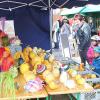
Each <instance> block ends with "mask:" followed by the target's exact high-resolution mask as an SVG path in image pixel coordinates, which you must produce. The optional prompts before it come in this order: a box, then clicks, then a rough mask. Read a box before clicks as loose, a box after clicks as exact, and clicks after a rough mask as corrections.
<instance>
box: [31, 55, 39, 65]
mask: <svg viewBox="0 0 100 100" xmlns="http://www.w3.org/2000/svg"><path fill="white" fill-rule="evenodd" d="M32 61H33V62H34V64H36V63H37V62H39V63H41V58H40V57H39V56H35V57H34V58H33V59H32Z"/></svg>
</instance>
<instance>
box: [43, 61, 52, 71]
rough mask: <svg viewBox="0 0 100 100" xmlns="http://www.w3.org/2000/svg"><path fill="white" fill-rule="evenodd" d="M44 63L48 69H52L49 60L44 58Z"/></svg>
mask: <svg viewBox="0 0 100 100" xmlns="http://www.w3.org/2000/svg"><path fill="white" fill-rule="evenodd" d="M43 64H44V65H45V66H46V68H47V70H49V71H52V65H51V63H50V62H49V61H48V60H44V62H43Z"/></svg>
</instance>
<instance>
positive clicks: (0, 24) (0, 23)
mask: <svg viewBox="0 0 100 100" xmlns="http://www.w3.org/2000/svg"><path fill="white" fill-rule="evenodd" d="M0 29H1V30H2V31H4V32H5V33H6V34H7V35H8V37H9V38H12V37H15V29H14V20H6V18H5V17H1V18H0Z"/></svg>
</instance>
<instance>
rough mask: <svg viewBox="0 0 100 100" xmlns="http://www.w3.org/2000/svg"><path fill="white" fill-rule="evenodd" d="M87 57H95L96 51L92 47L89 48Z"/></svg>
mask: <svg viewBox="0 0 100 100" xmlns="http://www.w3.org/2000/svg"><path fill="white" fill-rule="evenodd" d="M87 57H88V58H94V52H93V50H92V48H89V49H88V51H87Z"/></svg>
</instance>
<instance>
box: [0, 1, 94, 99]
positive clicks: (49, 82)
mask: <svg viewBox="0 0 100 100" xmlns="http://www.w3.org/2000/svg"><path fill="white" fill-rule="evenodd" d="M40 1H41V0H40ZM40 1H38V2H39V4H41V2H42V1H41V2H40ZM5 2H7V3H8V4H9V3H17V4H19V2H13V1H9V0H7V1H2V2H1V4H2V3H5ZM27 2H28V1H27V0H26V3H21V2H20V3H21V6H17V7H9V6H8V8H2V7H1V8H0V9H2V10H3V11H4V10H5V11H7V13H8V14H7V15H6V16H8V17H13V16H10V15H9V11H11V12H10V14H11V13H13V12H12V10H13V9H14V10H15V9H16V8H20V7H23V6H25V9H24V10H23V11H22V12H23V15H24V14H25V15H27V16H28V15H29V13H27V12H26V13H24V11H25V10H26V9H27V8H28V10H29V9H30V6H32V5H33V4H34V2H30V3H27ZM35 3H37V2H35ZM46 3H47V2H46ZM48 3H49V11H51V7H52V5H51V6H50V1H49V2H48ZM60 3H62V2H60ZM42 4H44V5H45V3H44V2H42ZM53 4H55V2H53ZM15 5H16V4H15ZM33 6H36V5H33ZM56 6H57V5H56ZM39 7H40V8H41V6H39ZM42 8H43V9H42V10H44V7H43V6H42ZM47 8H48V7H47ZM29 11H32V9H31V10H29ZM37 11H38V10H36V11H35V13H37ZM47 11H48V10H47ZM39 12H40V10H39ZM17 13H18V14H19V17H18V16H16V18H17V20H16V22H15V26H16V23H17V26H18V28H16V27H15V30H17V31H16V32H17V33H18V35H19V38H20V39H21V41H22V42H23V40H24V42H23V44H24V43H26V44H28V43H29V44H30V43H31V44H32V47H31V46H26V44H24V45H25V46H26V47H23V48H21V46H20V45H21V41H20V40H19V38H17V37H14V38H12V39H10V43H8V42H9V38H8V36H7V34H4V32H1V33H2V34H0V36H1V37H0V39H1V41H2V42H3V44H2V42H0V43H1V44H0V45H1V48H0V51H1V52H0V53H1V54H0V100H3V99H8V100H11V99H12V100H16V99H31V98H36V99H37V100H38V99H39V98H46V100H48V95H55V94H69V93H78V94H79V93H80V92H89V91H92V90H93V87H92V86H91V85H89V84H88V83H87V82H86V80H85V79H84V78H83V77H82V76H81V75H79V73H78V71H84V70H85V69H84V66H83V65H82V64H80V65H76V64H74V65H73V66H74V68H75V69H73V68H71V67H72V63H71V62H69V61H67V62H68V63H66V62H65V63H63V62H60V61H59V60H56V58H55V57H54V55H53V54H51V53H50V52H48V51H46V50H47V49H48V48H49V47H50V44H49V42H50V40H49V39H50V38H49V39H48V38H47V37H48V35H46V36H43V34H45V32H46V33H47V30H45V26H46V24H45V25H44V27H41V26H42V25H41V26H40V28H41V29H44V30H45V32H43V31H40V30H38V29H39V27H35V25H36V26H39V25H40V22H41V23H43V24H44V21H43V22H42V21H40V20H41V18H39V16H38V14H37V15H36V16H35V17H34V22H35V21H36V20H35V19H37V16H38V19H40V20H38V19H37V20H38V22H39V23H31V25H33V24H34V25H33V26H34V27H35V28H34V29H33V28H32V27H33V26H31V27H30V26H29V25H30V24H26V23H22V22H21V20H22V21H23V22H27V23H29V22H31V20H32V19H29V16H28V17H27V16H23V17H22V13H20V12H17ZM44 13H45V14H47V15H48V13H46V12H45V11H44ZM13 14H14V13H13ZM20 14H21V15H20ZM39 14H41V13H39ZM50 14H51V12H50ZM2 15H5V14H4V13H3V12H2V13H1V16H2ZM15 15H16V14H15ZM31 16H32V15H31ZM33 16H34V14H33ZM26 17H27V18H26ZM42 17H43V16H42ZM14 18H15V17H14ZM23 18H25V19H23ZM9 19H10V18H9ZM19 19H20V20H19ZM44 19H45V18H44ZM49 20H50V22H51V20H52V18H51V17H50V16H49ZM49 20H48V21H49ZM18 22H20V24H18ZM45 22H46V20H45ZM22 24H23V25H22ZM51 24H52V22H51ZM51 24H50V28H52V25H51ZM22 26H23V28H22ZM30 28H31V29H33V30H32V31H33V33H35V36H33V34H27V33H28V31H30ZM46 28H47V27H46ZM23 29H24V31H22V30H23ZM34 30H35V31H34ZM20 32H21V34H20ZM39 32H41V35H40V36H39V37H38V36H37V35H39V34H38V33H39ZM50 32H51V29H50ZM23 36H24V37H23ZM42 36H43V38H42V39H41V37H42ZM32 37H35V38H34V39H33V41H32V40H31V39H30V38H32ZM36 38H37V39H36ZM45 39H46V40H47V41H46V40H45ZM27 40H28V42H27ZM35 40H36V41H35ZM38 40H39V42H38ZM42 40H43V41H42ZM41 41H42V42H41ZM38 43H39V44H38ZM45 43H47V44H45ZM48 44H49V45H48ZM41 45H42V46H41ZM34 46H35V47H34ZM39 47H43V48H45V49H46V50H44V49H42V48H39ZM93 78H95V77H93ZM70 83H71V84H70ZM85 88H87V89H85ZM61 91H62V93H61ZM78 96H79V95H78Z"/></svg>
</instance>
